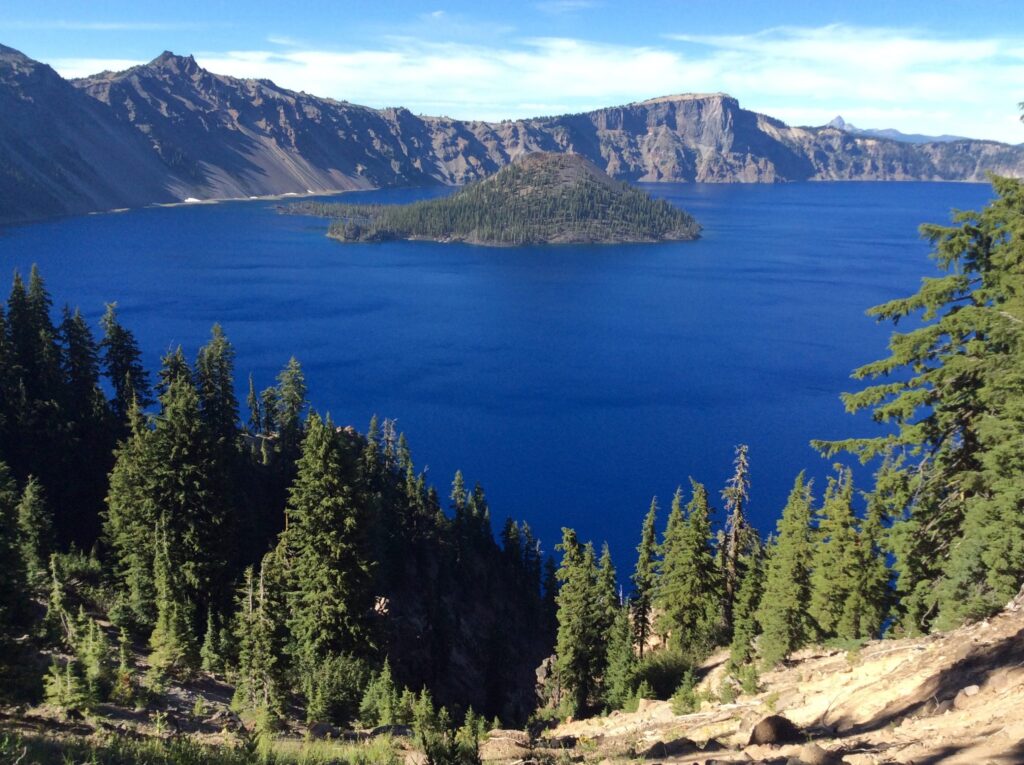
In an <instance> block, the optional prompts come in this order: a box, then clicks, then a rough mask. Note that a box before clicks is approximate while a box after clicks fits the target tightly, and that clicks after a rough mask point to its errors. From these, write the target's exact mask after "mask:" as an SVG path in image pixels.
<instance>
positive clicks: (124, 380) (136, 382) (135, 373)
mask: <svg viewBox="0 0 1024 765" xmlns="http://www.w3.org/2000/svg"><path fill="white" fill-rule="evenodd" d="M100 325H101V326H102V328H103V340H102V341H101V342H100V350H101V352H102V356H103V371H104V372H106V374H107V377H108V378H109V380H110V384H111V385H112V386H113V388H114V398H113V400H112V401H111V402H110V405H111V408H112V409H113V410H114V416H115V417H116V418H117V419H118V421H123V420H124V419H125V417H127V416H128V412H129V411H130V410H131V408H132V407H133V406H135V405H136V404H137V405H138V406H139V408H141V409H145V408H146V407H147V406H149V405H150V404H151V403H153V399H152V389H151V388H150V385H149V374H148V373H147V372H146V368H145V367H144V366H143V365H142V351H140V350H139V346H138V343H137V342H136V341H135V336H134V335H133V334H132V333H131V332H130V331H129V330H127V329H125V328H124V327H123V326H122V325H121V323H120V322H119V321H118V319H117V303H107V312H106V313H105V314H104V315H103V318H102V319H100Z"/></svg>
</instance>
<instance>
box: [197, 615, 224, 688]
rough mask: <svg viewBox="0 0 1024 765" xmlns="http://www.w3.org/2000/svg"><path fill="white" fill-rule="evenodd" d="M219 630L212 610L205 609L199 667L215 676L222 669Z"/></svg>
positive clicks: (222, 658) (222, 661)
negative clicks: (204, 624) (204, 627)
mask: <svg viewBox="0 0 1024 765" xmlns="http://www.w3.org/2000/svg"><path fill="white" fill-rule="evenodd" d="M220 637H221V630H220V627H219V626H218V624H217V620H216V619H215V618H214V615H213V608H212V607H208V608H207V609H206V629H205V630H203V644H202V646H201V647H200V648H199V666H200V668H201V669H202V670H203V671H204V672H209V673H210V674H217V673H219V672H221V671H222V670H223V668H224V656H223V653H222V648H221V642H220Z"/></svg>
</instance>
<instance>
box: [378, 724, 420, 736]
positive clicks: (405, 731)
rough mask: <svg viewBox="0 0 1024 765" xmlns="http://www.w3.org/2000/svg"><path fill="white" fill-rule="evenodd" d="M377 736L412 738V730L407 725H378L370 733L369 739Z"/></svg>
mask: <svg viewBox="0 0 1024 765" xmlns="http://www.w3.org/2000/svg"><path fill="white" fill-rule="evenodd" d="M377 736H394V737H395V738H412V728H410V727H409V726H408V725H378V726H377V727H376V728H374V729H373V730H371V731H370V738H376V737H377Z"/></svg>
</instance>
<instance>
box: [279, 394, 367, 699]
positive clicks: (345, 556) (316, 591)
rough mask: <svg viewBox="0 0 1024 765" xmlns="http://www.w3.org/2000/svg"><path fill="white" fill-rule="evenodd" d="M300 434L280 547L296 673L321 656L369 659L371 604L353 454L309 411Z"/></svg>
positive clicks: (331, 428)
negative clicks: (288, 575)
mask: <svg viewBox="0 0 1024 765" xmlns="http://www.w3.org/2000/svg"><path fill="white" fill-rule="evenodd" d="M305 430H306V437H305V439H304V440H303V442H302V455H301V457H300V458H299V463H298V475H297V476H296V478H295V482H294V483H293V484H292V487H291V489H290V490H289V497H288V506H287V513H288V530H287V531H286V532H285V535H284V537H283V542H284V545H285V549H286V551H287V556H288V559H289V562H290V568H291V572H292V604H291V631H292V634H293V636H294V639H295V646H296V651H297V655H298V656H297V658H298V660H299V662H300V667H301V668H302V670H303V671H309V670H312V669H313V668H315V667H316V665H317V664H318V663H319V662H321V661H322V660H324V659H325V658H327V657H331V656H342V655H365V654H366V653H367V651H368V649H370V647H371V646H372V645H373V635H372V610H373V603H374V598H373V591H372V588H371V584H372V571H371V562H370V560H369V559H368V557H367V554H366V553H367V539H366V532H367V529H366V523H365V517H364V515H363V512H362V509H361V508H360V507H359V505H358V504H357V503H356V492H355V486H354V484H355V467H356V462H357V459H358V455H357V454H355V453H354V452H353V450H352V448H351V447H350V446H349V445H348V444H347V442H342V440H341V439H340V438H339V437H338V434H337V432H336V431H335V427H334V424H333V423H332V422H331V420H330V419H329V418H328V419H327V420H326V421H324V420H322V419H321V418H320V416H319V415H318V414H316V413H313V414H311V415H310V416H309V418H308V420H307V422H306V429H305ZM308 692H309V689H308V688H307V693H308Z"/></svg>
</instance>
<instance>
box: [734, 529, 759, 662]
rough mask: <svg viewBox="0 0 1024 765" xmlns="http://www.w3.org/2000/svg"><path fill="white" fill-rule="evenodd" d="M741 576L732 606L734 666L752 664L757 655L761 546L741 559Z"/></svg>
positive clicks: (756, 546)
mask: <svg viewBox="0 0 1024 765" xmlns="http://www.w3.org/2000/svg"><path fill="white" fill-rule="evenodd" d="M741 564H742V565H741V570H742V575H741V576H742V578H741V580H740V587H739V591H738V592H737V593H736V605H735V607H734V608H733V631H732V642H731V643H730V646H729V661H730V663H731V664H732V665H733V666H734V667H739V666H742V665H744V664H747V663H749V662H750V661H751V660H752V659H753V656H754V639H755V638H756V637H757V635H758V627H757V618H756V616H757V609H758V605H759V604H760V602H761V592H762V590H763V588H764V562H763V554H762V552H761V545H760V542H758V544H757V545H755V547H754V548H753V549H752V550H751V551H750V552H749V553H748V554H747V555H746V556H745V557H744V558H743V559H742V561H741Z"/></svg>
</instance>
